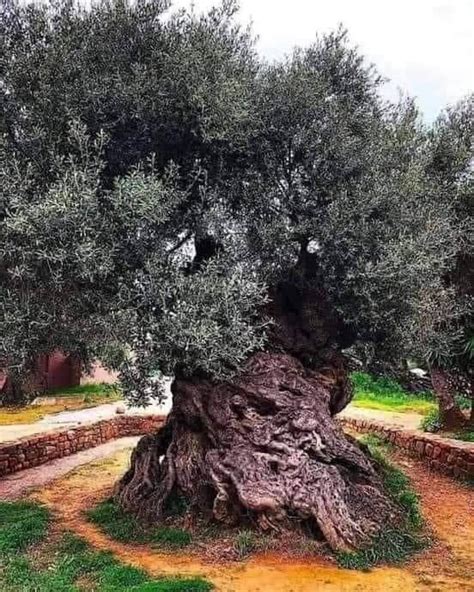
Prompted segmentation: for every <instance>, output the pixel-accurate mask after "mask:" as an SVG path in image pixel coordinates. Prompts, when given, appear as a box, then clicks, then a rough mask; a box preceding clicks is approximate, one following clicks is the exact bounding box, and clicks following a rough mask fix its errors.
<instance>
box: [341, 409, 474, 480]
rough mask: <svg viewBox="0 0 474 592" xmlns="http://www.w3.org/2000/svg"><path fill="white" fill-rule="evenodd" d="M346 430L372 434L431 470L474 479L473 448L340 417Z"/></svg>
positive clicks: (465, 478) (458, 442) (426, 434)
mask: <svg viewBox="0 0 474 592" xmlns="http://www.w3.org/2000/svg"><path fill="white" fill-rule="evenodd" d="M339 421H340V423H341V425H342V426H343V427H346V428H348V429H351V430H354V431H356V432H362V433H371V434H375V435H376V436H379V437H380V438H382V439H383V440H386V441H387V442H390V443H391V444H393V445H395V446H397V447H398V448H401V449H402V450H403V452H405V453H407V454H408V455H409V456H412V457H415V458H418V459H420V460H422V461H423V462H425V463H426V464H427V465H428V466H429V467H430V468H431V469H434V470H436V471H440V472H441V473H444V474H446V475H451V476H453V477H456V478H457V479H462V480H472V479H474V444H473V443H470V442H461V441H459V440H452V439H449V438H443V437H441V436H438V435H437V434H428V433H426V432H421V431H419V430H407V429H402V428H398V427H396V426H389V425H386V424H382V423H377V422H374V421H370V420H366V419H352V418H350V417H341V418H339Z"/></svg>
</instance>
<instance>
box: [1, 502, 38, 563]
mask: <svg viewBox="0 0 474 592" xmlns="http://www.w3.org/2000/svg"><path fill="white" fill-rule="evenodd" d="M48 520H49V515H48V511H47V510H46V508H44V507H42V506H39V505H37V504H33V503H30V502H12V503H9V502H0V554H7V553H16V552H21V551H24V550H25V549H26V547H28V546H29V545H30V544H34V543H36V542H38V541H40V540H41V539H42V538H43V537H44V536H45V533H46V529H47V527H48Z"/></svg>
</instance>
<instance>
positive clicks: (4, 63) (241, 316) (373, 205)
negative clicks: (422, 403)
mask: <svg viewBox="0 0 474 592" xmlns="http://www.w3.org/2000/svg"><path fill="white" fill-rule="evenodd" d="M235 12H236V6H235V4H234V2H232V1H226V2H224V3H223V4H222V5H221V6H220V7H218V8H215V9H213V10H211V11H210V12H209V13H208V14H205V15H202V16H199V15H196V14H194V13H189V12H177V13H176V12H175V13H172V12H171V13H170V11H169V7H168V5H167V2H166V1H164V0H155V1H147V0H138V1H137V2H134V3H129V2H127V1H125V0H111V1H108V0H100V1H99V2H96V3H93V4H92V6H91V7H90V8H84V7H80V6H77V5H75V4H74V3H73V2H59V3H58V2H51V3H44V4H38V5H33V4H26V5H25V4H21V3H18V2H16V0H3V1H2V9H1V16H0V96H1V106H2V108H1V114H0V130H1V134H2V135H1V140H0V179H1V183H0V363H1V365H3V366H6V367H7V368H8V370H9V372H10V375H11V376H16V377H17V379H18V381H19V382H21V381H22V380H23V377H24V376H25V375H26V374H27V372H28V371H29V370H30V369H31V367H32V366H33V365H34V359H35V356H36V355H37V353H38V352H42V351H51V350H52V349H56V348H61V349H63V350H64V351H67V352H72V353H74V354H75V355H78V356H79V357H80V358H81V359H82V360H83V361H84V363H85V364H87V363H88V362H89V361H90V360H91V359H92V358H93V357H95V356H100V357H102V358H103V359H105V360H106V361H107V362H108V363H109V364H110V365H114V366H117V367H119V368H120V369H121V370H122V376H123V382H124V385H125V387H126V391H127V392H128V394H129V396H130V397H131V398H132V399H133V400H134V401H138V402H146V401H147V400H148V397H149V396H150V395H151V394H156V392H157V391H159V381H158V380H157V379H158V378H159V376H160V375H161V374H163V373H166V374H172V373H174V374H184V375H188V376H189V375H196V374H203V375H206V376H208V375H210V376H214V377H222V376H227V375H229V373H232V372H235V370H236V369H238V368H239V366H240V364H241V363H242V362H243V361H244V360H245V359H246V357H247V356H248V355H249V353H250V352H252V351H255V350H259V349H262V348H263V347H265V342H266V338H267V335H268V328H269V327H270V326H271V320H270V319H269V318H268V316H269V315H268V303H267V300H268V297H269V293H270V291H271V288H272V286H274V285H275V284H276V283H277V282H281V281H284V280H285V279H286V278H288V276H289V274H291V273H292V271H291V270H292V269H293V268H294V266H295V264H296V263H297V261H298V260H301V258H302V257H307V256H308V260H311V266H312V268H313V272H312V280H311V281H312V282H314V284H315V285H317V286H318V288H320V289H322V290H323V291H324V293H325V295H326V296H327V298H328V299H329V301H330V302H331V304H332V306H333V307H334V309H335V310H336V311H337V314H338V315H339V316H340V317H341V319H342V322H343V324H344V327H345V330H344V332H343V337H341V343H340V344H339V346H340V347H347V346H348V345H351V344H353V343H354V342H357V341H363V342H366V343H372V344H376V347H377V352H378V354H379V355H380V356H382V357H383V356H384V357H390V358H392V359H393V357H398V358H401V357H404V356H407V355H412V356H420V357H427V356H428V355H433V352H434V354H436V355H438V354H439V355H451V352H452V351H453V348H454V349H455V348H456V347H457V344H458V342H459V334H460V332H462V328H461V319H465V318H467V317H466V305H465V304H464V303H462V302H460V301H459V298H458V291H457V289H456V287H455V286H453V285H452V284H450V283H447V282H446V281H445V279H444V278H445V277H446V274H447V273H448V272H449V271H450V270H452V269H453V266H454V263H453V262H454V261H455V260H456V257H457V254H458V250H459V244H460V241H464V240H465V238H463V237H465V236H466V231H465V228H464V227H463V226H462V225H461V224H459V223H458V221H459V218H460V214H459V208H460V207H461V205H460V200H453V199H452V194H451V187H452V186H451V185H449V186H448V185H446V183H445V182H444V181H443V182H441V181H440V180H439V176H438V174H437V173H434V172H433V171H434V170H436V171H439V170H440V166H441V165H439V164H437V163H438V161H442V160H443V159H448V157H449V158H451V157H450V156H449V150H450V149H451V146H452V144H453V142H452V140H451V135H450V134H453V135H454V136H455V138H457V137H458V135H457V134H456V132H455V131H454V130H455V128H456V125H457V124H455V123H452V125H451V123H449V122H451V121H453V122H454V121H455V120H451V119H449V118H448V119H446V122H447V123H446V125H444V127H443V123H442V122H441V123H440V124H439V127H436V128H435V129H433V130H427V129H426V128H425V127H424V126H423V125H422V123H421V121H420V117H419V115H418V113H417V111H416V109H415V107H414V106H413V104H412V103H411V102H410V101H405V102H402V103H400V104H397V105H391V104H388V103H387V102H385V101H384V100H382V99H381V98H380V95H379V93H378V89H379V86H380V84H381V80H380V77H379V76H378V74H377V73H376V72H375V71H374V69H373V68H372V67H369V66H367V65H366V63H365V61H364V59H363V57H362V56H361V55H360V54H359V53H358V52H357V50H355V49H354V48H352V47H351V46H350V44H349V42H348V39H347V35H346V33H345V32H344V31H337V32H335V33H333V34H330V35H328V36H326V37H323V38H320V39H318V40H316V42H315V43H314V44H313V45H312V46H310V47H309V48H307V49H298V50H296V51H295V52H294V53H293V54H292V55H290V56H288V57H287V58H286V59H285V60H283V61H282V62H281V63H276V64H273V65H267V64H264V63H262V62H261V61H260V60H259V59H258V56H257V55H256V53H255V51H254V45H253V38H252V35H251V33H250V32H249V31H247V30H245V29H242V28H240V27H239V26H238V25H237V24H236V19H235ZM456 121H457V120H456ZM448 123H449V125H448ZM443 130H444V131H443ZM433 138H434V139H433ZM454 144H455V142H454ZM433 146H436V150H437V153H436V154H437V156H436V158H437V161H436V163H434V161H435V160H436V159H434V157H433ZM455 148H456V146H455ZM455 148H453V150H455ZM456 154H458V153H456ZM445 155H447V156H446V157H445ZM456 158H458V156H456ZM459 158H461V157H459ZM463 162H466V159H464V161H463ZM453 182H454V181H453ZM455 182H456V183H458V182H459V181H458V180H456V181H455ZM460 193H462V195H465V192H464V190H463V191H462V192H460ZM466 199H467V198H466ZM440 325H442V326H445V327H449V330H446V331H443V332H440V331H439V328H440Z"/></svg>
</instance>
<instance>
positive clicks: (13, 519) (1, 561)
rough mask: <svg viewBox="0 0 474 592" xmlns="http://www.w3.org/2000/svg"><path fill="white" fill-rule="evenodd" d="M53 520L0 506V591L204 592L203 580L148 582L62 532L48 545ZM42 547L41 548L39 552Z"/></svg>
mask: <svg viewBox="0 0 474 592" xmlns="http://www.w3.org/2000/svg"><path fill="white" fill-rule="evenodd" d="M50 520H51V517H50V516H49V514H48V512H47V510H46V509H45V508H43V507H42V506H39V505H37V504H33V503H27V502H15V503H7V502H3V503H1V504H0V544H1V545H2V546H1V548H0V590H5V591H8V592H82V591H84V592H87V591H91V590H93V591H94V592H208V591H209V590H211V589H212V585H211V584H210V583H209V582H207V581H205V580H204V579H202V578H181V577H175V578H159V579H151V578H150V576H149V575H148V574H147V573H146V572H145V571H143V570H141V569H138V568H136V567H133V566H130V565H125V564H123V563H121V562H120V561H118V560H117V559H115V558H114V556H113V555H112V554H111V553H109V552H105V551H95V550H93V549H92V548H91V547H89V545H88V544H87V542H86V541H84V540H83V539H80V538H78V537H77V536H75V535H74V534H71V533H65V534H64V535H63V536H62V538H61V540H60V541H59V542H48V541H47V529H48V525H49V522H50ZM38 543H42V546H41V547H37V545H38Z"/></svg>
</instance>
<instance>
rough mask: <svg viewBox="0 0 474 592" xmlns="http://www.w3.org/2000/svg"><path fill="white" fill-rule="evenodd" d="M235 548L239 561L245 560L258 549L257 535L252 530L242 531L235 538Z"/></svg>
mask: <svg viewBox="0 0 474 592" xmlns="http://www.w3.org/2000/svg"><path fill="white" fill-rule="evenodd" d="M234 548H235V550H236V551H237V554H238V556H239V559H244V558H245V557H247V556H248V555H250V554H251V553H253V552H254V551H255V549H256V548H257V541H256V539H255V534H254V533H253V532H252V531H251V530H241V531H240V532H239V533H238V534H237V536H236V538H235V542H234Z"/></svg>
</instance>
